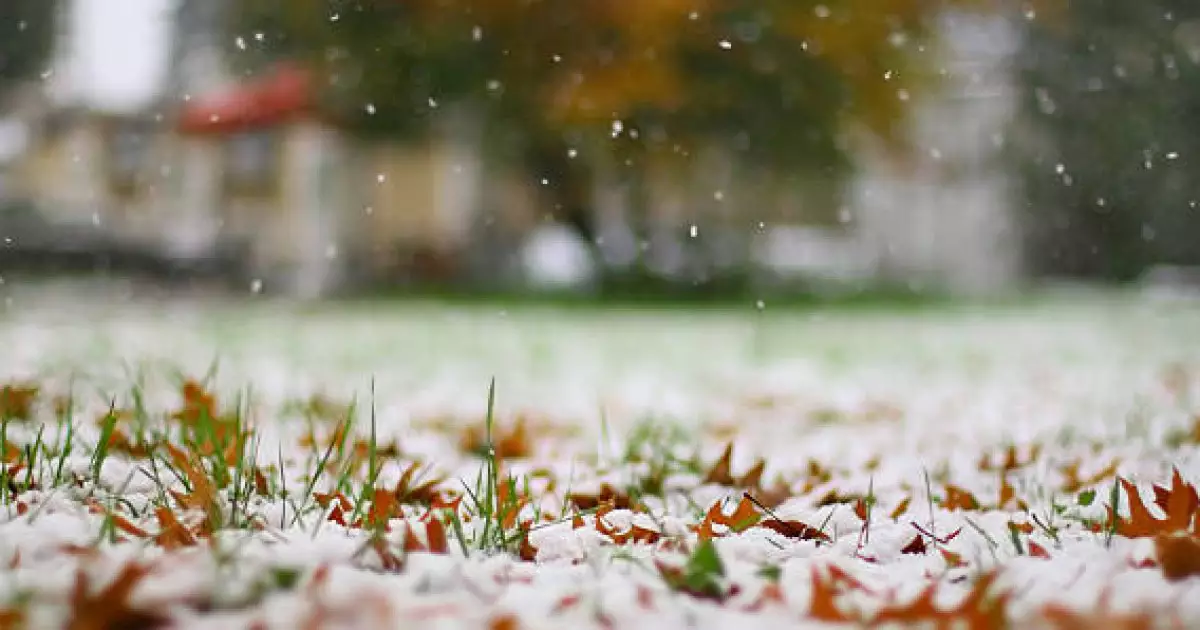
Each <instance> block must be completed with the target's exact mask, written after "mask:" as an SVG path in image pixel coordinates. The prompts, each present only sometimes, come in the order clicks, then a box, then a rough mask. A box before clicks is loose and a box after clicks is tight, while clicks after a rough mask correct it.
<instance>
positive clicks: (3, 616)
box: [0, 608, 28, 630]
mask: <svg viewBox="0 0 1200 630" xmlns="http://www.w3.org/2000/svg"><path fill="white" fill-rule="evenodd" d="M27 627H28V621H27V620H26V618H25V611H23V610H21V609H20V608H5V609H2V610H0V630H21V629H23V628H27Z"/></svg>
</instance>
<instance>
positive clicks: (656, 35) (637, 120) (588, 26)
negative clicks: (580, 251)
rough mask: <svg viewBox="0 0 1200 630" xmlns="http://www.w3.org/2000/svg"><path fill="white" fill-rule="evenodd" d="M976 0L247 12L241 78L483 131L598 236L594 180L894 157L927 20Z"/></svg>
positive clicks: (376, 126) (533, 2)
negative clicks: (652, 170) (259, 77)
mask: <svg viewBox="0 0 1200 630" xmlns="http://www.w3.org/2000/svg"><path fill="white" fill-rule="evenodd" d="M984 2H985V0H825V1H818V0H637V1H636V2H635V1H628V2H625V1H616V2H614V1H612V0H407V1H405V2H397V1H395V0H354V1H349V0H342V1H339V0H244V1H243V2H240V3H237V4H236V6H235V11H234V15H233V16H232V21H231V28H232V29H233V32H234V33H236V34H237V35H240V36H242V37H243V38H244V41H249V42H251V43H252V44H254V46H252V50H250V51H245V52H242V51H234V52H235V53H236V54H235V60H237V61H239V62H241V63H244V64H246V65H247V66H249V67H253V66H255V65H258V64H261V63H264V62H267V61H269V60H270V59H273V58H279V57H290V58H300V59H303V60H306V61H307V62H309V63H311V64H314V65H316V66H318V67H320V68H322V69H323V74H324V75H325V76H327V77H328V78H329V85H330V91H329V99H330V105H331V106H332V107H334V108H336V109H337V110H339V111H341V112H343V113H344V114H345V115H346V116H347V120H348V121H349V122H350V123H351V124H352V125H353V126H354V127H355V128H357V129H359V130H360V131H362V132H364V133H367V134H370V135H372V136H375V137H384V136H386V137H407V138H418V137H421V136H423V135H425V134H428V133H430V132H431V131H433V130H435V129H438V122H439V120H441V119H443V118H444V117H445V116H446V115H447V114H445V112H446V111H447V110H455V111H459V112H461V111H467V112H470V113H471V115H474V116H477V117H479V118H480V119H481V120H482V121H483V122H484V128H485V133H486V134H487V136H486V137H487V142H486V145H487V146H488V147H489V148H490V149H492V150H498V151H501V152H504V153H505V154H506V155H508V156H511V157H513V158H515V159H517V160H520V161H522V162H523V163H524V164H525V165H526V168H527V170H528V172H529V174H530V176H531V177H532V178H534V179H535V181H537V180H542V179H543V178H544V179H545V180H546V181H547V182H548V185H546V186H541V187H540V189H541V190H543V191H544V192H545V193H546V194H547V195H548V197H549V199H548V200H547V208H548V209H550V210H551V211H552V212H553V213H554V214H557V215H558V216H559V218H561V219H564V220H567V221H569V222H571V223H573V224H574V225H576V226H577V227H578V228H579V229H580V230H581V231H582V232H583V233H584V234H585V235H586V236H588V237H589V240H590V239H591V237H594V236H595V228H596V226H595V225H593V213H591V212H589V208H590V206H591V199H590V197H589V195H590V191H591V189H592V186H591V178H592V177H593V176H594V174H595V172H596V170H597V164H598V163H599V162H604V163H606V164H608V165H610V166H611V165H616V170H617V171H618V176H619V177H621V178H622V179H626V180H628V181H629V182H631V183H632V185H633V186H634V188H635V189H637V186H638V183H639V182H641V181H642V180H643V179H644V174H645V171H646V169H647V168H648V166H649V165H650V164H653V165H655V166H656V167H661V168H660V169H659V170H660V171H662V170H663V169H665V172H671V171H670V169H672V168H675V167H687V166H688V165H689V163H690V162H691V161H692V160H693V158H694V157H695V156H696V155H697V153H698V152H700V151H702V150H704V149H708V148H712V147H721V148H723V149H725V150H728V151H730V152H731V153H732V154H733V155H736V157H737V161H738V168H741V169H746V170H748V171H763V170H771V171H787V172H796V171H805V172H818V173H821V174H822V177H823V178H824V179H825V180H827V181H828V182H829V183H830V186H831V187H837V186H838V182H840V181H842V178H843V177H844V176H845V175H846V174H847V173H848V172H849V170H850V168H851V166H852V162H851V160H850V147H849V146H848V144H847V142H846V137H847V133H846V132H847V131H850V130H857V129H862V130H866V131H868V132H871V134H872V135H873V136H875V137H878V138H882V139H883V140H884V141H885V145H886V146H889V147H892V148H895V149H903V148H904V140H905V135H904V133H902V131H903V129H904V126H903V121H904V114H905V111H906V108H907V107H908V105H909V103H910V99H909V96H910V95H912V94H914V93H915V91H916V90H918V89H920V88H921V87H922V85H921V80H920V79H918V77H920V76H922V75H923V74H924V75H925V76H929V75H932V74H933V73H921V72H917V71H915V70H916V69H917V67H918V66H919V65H920V64H921V63H932V62H933V61H934V59H935V58H934V56H933V55H931V54H928V51H929V50H930V49H929V48H928V47H927V46H925V45H924V44H925V43H926V42H927V41H928V36H929V35H930V28H929V26H930V22H929V19H928V18H930V17H933V15H934V14H935V13H936V11H938V10H939V9H941V8H943V7H946V6H950V5H956V6H964V5H974V4H983V3H984Z"/></svg>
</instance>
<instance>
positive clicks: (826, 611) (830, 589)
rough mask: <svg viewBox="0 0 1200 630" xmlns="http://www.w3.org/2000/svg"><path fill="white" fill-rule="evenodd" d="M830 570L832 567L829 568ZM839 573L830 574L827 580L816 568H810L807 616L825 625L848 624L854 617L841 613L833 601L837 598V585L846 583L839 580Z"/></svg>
mask: <svg viewBox="0 0 1200 630" xmlns="http://www.w3.org/2000/svg"><path fill="white" fill-rule="evenodd" d="M830 568H831V569H832V568H834V567H830ZM839 575H840V572H839V573H832V572H831V573H830V576H829V577H828V578H826V577H822V576H821V572H820V571H819V570H818V569H817V567H813V568H812V602H811V604H809V609H808V616H809V617H810V618H812V619H816V620H818V621H824V622H826V623H850V622H854V621H856V619H855V618H854V617H851V616H850V615H848V614H846V613H845V612H842V610H841V609H840V608H838V607H837V603H836V602H835V600H836V599H837V596H838V584H839V582H841V583H843V584H844V583H846V582H844V581H843V580H841V579H839Z"/></svg>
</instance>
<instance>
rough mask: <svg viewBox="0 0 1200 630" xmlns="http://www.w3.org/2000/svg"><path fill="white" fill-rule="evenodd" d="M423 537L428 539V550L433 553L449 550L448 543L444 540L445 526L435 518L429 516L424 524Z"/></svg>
mask: <svg viewBox="0 0 1200 630" xmlns="http://www.w3.org/2000/svg"><path fill="white" fill-rule="evenodd" d="M425 537H426V538H428V539H429V551H431V552H433V553H448V552H449V550H450V545H449V543H448V542H447V541H446V526H445V525H443V524H442V522H441V521H440V520H438V519H437V518H431V519H429V522H428V523H426V524H425Z"/></svg>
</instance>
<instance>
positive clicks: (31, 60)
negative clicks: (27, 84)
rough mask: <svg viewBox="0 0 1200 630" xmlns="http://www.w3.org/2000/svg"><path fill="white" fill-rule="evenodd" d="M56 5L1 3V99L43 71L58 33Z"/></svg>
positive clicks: (30, 0) (37, 0)
mask: <svg viewBox="0 0 1200 630" xmlns="http://www.w3.org/2000/svg"><path fill="white" fill-rule="evenodd" d="M58 5H59V3H58V2H56V1H55V0H4V1H3V2H0V98H2V97H4V96H5V95H7V94H8V93H9V91H10V90H12V89H13V88H14V87H16V86H17V85H19V84H20V83H21V82H23V81H26V80H28V79H30V78H31V77H36V76H37V75H38V74H39V73H40V72H42V71H43V70H44V69H45V64H46V61H47V58H48V57H49V55H50V52H51V50H52V48H53V46H54V39H55V35H56V33H57V26H58V22H57V15H58V12H57V8H58Z"/></svg>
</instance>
